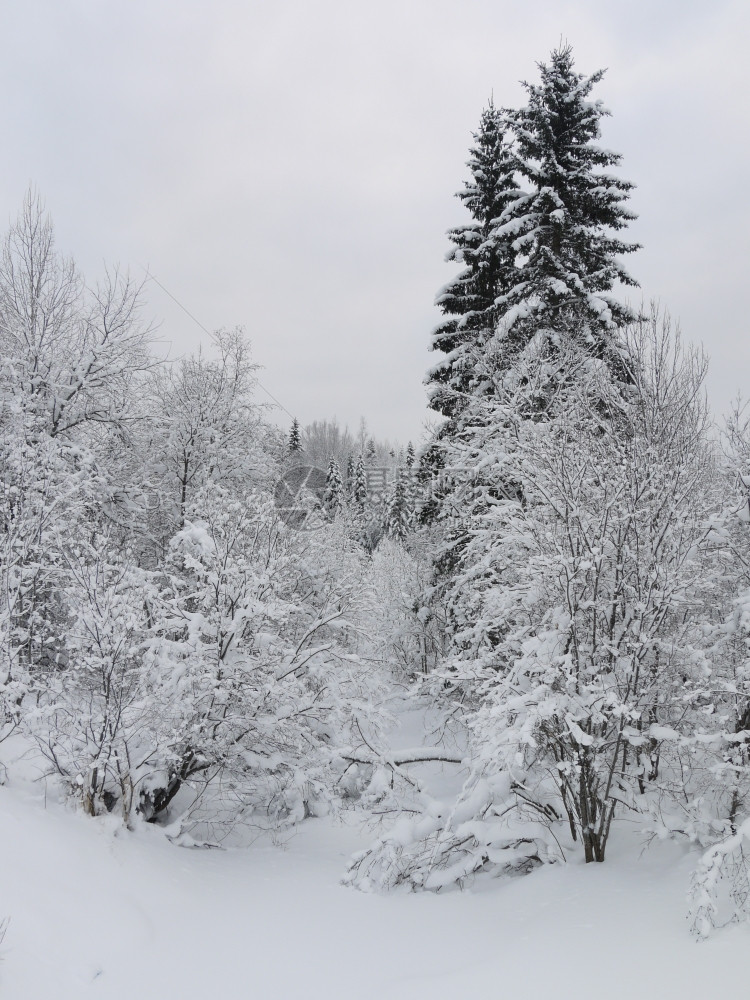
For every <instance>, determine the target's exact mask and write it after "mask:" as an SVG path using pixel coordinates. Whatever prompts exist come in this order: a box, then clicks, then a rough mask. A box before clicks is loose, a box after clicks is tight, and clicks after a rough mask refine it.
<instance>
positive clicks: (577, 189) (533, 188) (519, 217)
mask: <svg viewBox="0 0 750 1000" xmlns="http://www.w3.org/2000/svg"><path fill="white" fill-rule="evenodd" d="M539 70H540V73H541V82H540V83H539V84H529V83H526V84H524V86H525V88H526V91H527V93H528V95H529V100H528V104H527V105H526V107H525V108H523V109H521V110H520V111H518V112H516V113H515V114H514V116H513V130H514V133H515V135H516V142H517V150H518V160H517V166H518V169H519V171H520V172H521V174H522V176H523V177H524V179H525V180H526V181H527V182H528V185H529V186H530V189H529V190H527V191H524V192H523V193H521V194H519V195H518V197H517V198H516V199H515V200H514V201H513V202H512V203H511V204H510V205H509V206H508V207H507V208H506V210H505V211H504V213H503V216H502V218H501V219H500V222H499V224H498V226H497V227H496V228H495V229H494V238H495V239H498V240H508V239H511V240H512V245H513V249H514V251H515V254H516V265H517V267H516V272H515V279H514V280H513V281H512V283H511V285H510V287H508V288H506V289H505V290H503V292H502V294H500V295H499V296H498V298H497V300H496V303H495V305H496V308H497V319H498V328H497V329H498V336H499V337H500V338H502V339H504V340H505V342H506V352H507V353H508V355H509V356H511V357H512V356H513V354H514V353H516V352H517V351H518V350H519V349H520V348H522V347H523V346H524V345H526V344H527V343H529V341H530V340H531V339H532V338H534V337H537V336H540V335H542V336H544V337H545V338H547V339H549V340H551V341H552V342H553V343H554V339H555V337H556V336H557V335H559V334H561V333H567V334H568V335H569V336H573V337H575V338H577V339H578V340H580V341H581V342H582V343H584V344H588V345H589V346H590V348H592V349H593V353H594V354H595V355H596V356H597V357H600V358H606V359H607V361H608V363H609V364H610V365H611V366H612V367H613V370H614V371H615V372H616V373H619V374H622V373H623V364H622V361H621V359H620V346H619V344H618V343H617V339H616V337H615V335H614V334H615V331H616V330H617V328H618V327H619V326H622V325H623V324H624V323H626V322H629V321H631V320H633V319H634V316H633V313H632V311H631V310H630V309H629V308H628V307H626V306H625V305H623V304H622V303H621V302H619V301H618V300H617V299H616V298H615V297H614V296H613V295H612V294H610V293H611V291H612V289H613V287H614V286H615V285H616V284H618V283H620V284H623V285H630V286H632V285H635V284H636V282H635V281H634V279H633V278H631V277H630V275H629V274H628V273H627V271H626V270H625V269H624V267H623V266H622V264H621V262H620V260H619V258H620V257H621V256H622V255H623V254H626V253H632V252H633V251H634V250H636V249H637V245H636V244H633V243H627V242H624V241H623V240H621V239H620V238H619V237H618V236H617V235H616V234H617V233H618V232H619V231H620V230H622V229H624V228H625V227H626V226H627V225H628V223H629V222H630V221H631V220H632V219H633V218H634V216H633V214H632V212H630V211H629V210H628V209H627V208H626V207H625V203H626V202H627V199H628V196H629V193H630V190H631V188H632V184H630V183H629V182H628V181H624V180H622V179H620V178H618V177H616V176H614V175H613V174H612V173H610V172H609V170H610V168H611V167H614V166H616V165H617V164H618V163H619V162H620V159H621V157H620V155H619V154H617V153H613V152H611V151H609V150H607V149H604V148H603V147H601V146H599V145H598V144H597V140H598V139H599V137H600V123H601V119H602V118H603V117H604V116H605V115H607V114H609V112H608V111H607V110H606V109H605V108H604V107H603V105H602V103H601V101H598V100H591V99H590V93H591V91H592V89H593V88H594V86H595V85H596V84H597V83H598V82H599V81H600V80H601V78H602V76H603V71H598V72H596V73H593V74H592V75H591V76H588V77H587V76H584V75H583V74H581V73H577V72H576V71H575V69H574V63H573V53H572V49H571V47H570V46H568V45H565V46H562V47H560V48H558V49H556V50H555V51H553V52H552V54H551V56H550V62H549V64H544V63H541V64H540V65H539Z"/></svg>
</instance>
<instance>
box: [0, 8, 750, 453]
mask: <svg viewBox="0 0 750 1000" xmlns="http://www.w3.org/2000/svg"><path fill="white" fill-rule="evenodd" d="M0 24H1V26H2V38H3V52H2V58H1V59H0V78H1V79H2V92H3V101H2V105H1V108H2V110H1V111H0V118H1V120H2V133H1V134H2V142H3V146H4V155H3V157H2V162H1V164H0V197H1V199H2V202H1V214H2V222H3V223H4V222H5V221H6V219H10V218H11V217H14V216H15V214H16V212H17V210H18V207H19V206H20V203H21V199H22V197H23V194H24V191H25V190H26V188H27V187H28V185H29V184H30V183H33V184H34V185H35V186H36V187H37V188H38V190H39V191H40V193H41V194H42V195H43V197H44V199H45V200H46V203H47V207H48V208H49V210H50V212H51V214H52V217H53V219H54V221H55V226H56V230H57V234H58V243H59V246H60V248H61V249H63V250H65V251H66V252H70V253H72V254H73V256H75V258H76V259H77V260H78V262H79V264H80V265H81V267H82V268H83V270H84V271H85V273H86V275H87V277H89V278H91V279H93V278H94V277H95V276H96V274H97V273H99V272H100V271H101V268H102V262H103V261H105V260H106V261H108V262H117V263H120V264H121V265H123V266H129V267H130V269H131V270H132V272H133V273H134V274H136V275H137V274H142V271H141V265H149V266H150V267H151V269H152V271H153V273H154V274H155V275H156V276H157V277H158V278H159V280H160V281H161V282H162V283H163V284H164V286H165V287H166V288H168V289H169V291H170V292H171V293H172V294H173V295H174V296H175V297H176V298H177V299H178V300H180V301H181V302H182V303H183V304H184V305H185V306H186V307H187V308H188V309H189V310H190V312H192V313H193V314H194V315H195V316H196V317H198V319H199V320H200V321H201V322H202V323H204V324H205V325H206V326H207V327H209V328H215V327H219V326H235V325H237V324H241V325H243V326H245V328H246V329H247V331H248V333H249V335H250V337H251V339H252V342H253V345H254V353H255V358H256V360H257V361H259V362H260V363H261V364H262V365H263V366H264V369H265V370H264V371H263V372H262V373H261V379H262V381H263V383H264V384H265V385H266V386H267V387H268V389H269V390H270V391H271V392H273V393H274V394H275V395H276V396H277V397H278V398H279V399H280V400H281V401H282V403H283V404H284V406H285V407H286V408H287V409H289V410H290V411H291V412H292V413H294V414H296V415H297V416H298V417H299V419H300V421H301V422H302V423H303V424H304V423H307V422H308V421H310V420H313V419H315V418H322V417H331V416H333V415H336V416H338V418H339V420H340V421H341V422H342V423H347V422H348V423H349V424H350V425H352V426H353V427H356V424H357V422H358V419H359V416H360V414H364V415H365V416H366V417H367V419H368V421H369V423H370V426H371V429H372V431H373V432H374V433H376V434H377V435H378V436H381V437H385V436H389V437H396V438H399V439H400V440H402V441H404V440H406V439H407V438H409V437H412V438H415V439H417V438H418V437H419V435H420V432H421V429H422V427H423V424H424V420H425V416H426V410H425V403H424V399H425V396H424V390H423V387H422V378H423V375H424V372H425V369H426V368H427V367H428V365H429V364H431V363H432V361H433V358H432V356H431V355H430V354H429V353H428V351H427V344H428V340H429V334H430V330H431V328H432V327H433V325H434V324H435V322H436V321H437V318H438V314H437V312H436V310H435V309H434V306H433V300H434V296H435V293H436V291H437V289H438V288H439V287H440V286H441V285H442V284H444V283H445V282H446V281H447V280H448V279H449V278H450V277H451V275H452V273H453V272H454V270H455V265H448V264H445V263H444V254H445V251H446V249H447V247H448V244H447V241H446V238H445V235H444V234H445V231H446V229H448V227H449V226H451V225H452V224H454V223H456V222H460V221H462V220H463V214H462V208H461V205H460V203H459V202H458V201H457V200H456V199H455V198H454V197H453V196H454V193H455V192H456V191H457V190H459V188H460V187H461V184H462V182H463V180H464V178H465V176H466V170H465V167H464V163H465V160H466V158H467V153H468V148H469V145H470V143H471V133H472V131H473V130H474V129H475V128H476V126H477V123H478V121H479V116H480V113H481V110H482V107H483V106H484V104H485V103H486V101H487V98H488V97H489V95H490V93H491V92H493V91H494V96H495V102H496V103H497V104H501V105H508V106H517V105H519V104H521V103H522V102H523V90H522V88H521V86H520V84H519V80H521V79H529V80H535V79H536V77H537V70H536V63H537V62H538V61H540V60H544V59H546V57H547V55H548V54H549V51H550V50H551V49H552V48H553V47H554V46H555V45H556V44H557V43H558V41H559V40H560V39H561V38H563V39H566V40H568V41H569V42H570V43H571V44H572V45H573V48H574V53H575V57H576V63H577V67H578V69H579V70H580V71H582V72H585V73H590V72H593V71H594V70H596V69H598V68H600V67H607V68H608V72H607V74H606V76H605V78H604V80H603V81H602V83H601V84H600V85H599V87H598V89H597V91H596V93H595V96H598V97H600V98H602V99H603V100H604V102H605V104H606V105H607V106H608V107H609V108H610V109H611V111H612V113H613V117H612V118H611V119H609V120H608V121H607V122H606V123H605V131H604V140H603V141H604V143H605V144H606V145H607V146H608V147H610V148H612V149H615V150H617V151H618V152H620V153H622V154H623V164H622V168H621V171H620V172H621V174H622V176H623V177H625V178H627V179H628V180H631V181H633V182H634V183H635V184H636V185H637V189H636V191H635V193H634V197H633V200H632V207H633V209H634V210H635V211H636V212H638V214H639V216H640V218H639V220H638V222H637V223H636V224H635V225H633V226H632V227H631V230H630V232H629V235H630V237H631V238H632V239H634V240H637V241H638V242H640V243H643V244H644V249H643V250H642V251H640V252H639V253H637V254H634V255H632V256H631V257H630V258H629V259H628V262H627V263H628V266H629V268H630V270H631V272H632V273H633V274H634V276H635V277H636V278H638V280H639V281H640V282H641V286H642V292H643V294H644V295H645V296H646V297H647V298H650V297H658V298H660V299H661V301H662V302H663V303H664V304H665V305H666V306H668V307H669V309H670V310H671V312H672V313H673V315H675V316H676V317H679V318H680V320H681V324H682V329H683V332H684V333H685V335H686V336H687V337H688V338H690V339H693V340H696V341H699V340H702V341H703V342H704V343H705V345H706V348H707V350H708V352H709V354H710V355H711V358H712V367H711V376H710V391H711V396H712V400H713V402H714V405H715V407H716V408H717V409H721V408H722V406H723V405H724V404H725V402H726V401H727V400H728V399H729V398H731V397H732V396H733V395H734V394H735V393H736V392H737V391H738V390H740V389H741V390H744V391H745V392H746V393H748V394H750V386H748V378H747V372H748V361H750V339H749V338H748V336H747V331H746V325H747V323H746V312H747V307H746V300H747V287H748V281H747V277H746V271H747V267H748V260H749V259H750V207H749V206H748V198H747V194H746V186H747V180H748V176H749V174H750V171H749V170H748V167H749V166H750V162H749V161H750V127H749V126H750V110H749V108H750V100H749V97H748V95H749V94H750V61H749V60H748V58H747V45H748V40H749V38H750V31H749V29H750V4H748V3H747V2H746V0H742V2H735V0H727V2H720V0H714V2H712V3H709V2H707V0H701V2H691V0H679V2H678V0H664V2H659V0H651V2H647V0H627V2H606V0H599V2H588V0H569V2H564V0H563V2H560V0H549V2H533V0H529V2H526V3H520V2H509V0H463V2H461V0H379V2H377V3H373V2H372V0H369V2H360V0H348V2H347V0H322V2H321V0H319V2H314V0H307V2H304V0H289V2H284V0H281V2H276V3H271V2H263V3H260V2H255V0H242V2H240V0H211V2H208V0H203V2H195V0H179V2H178V0H149V2H143V0H129V2H120V3H112V2H106V0H46V2H35V0H6V2H5V3H4V4H3V5H2V20H1V21H0ZM146 292H147V306H148V311H149V313H150V314H151V315H153V317H154V318H155V319H157V320H159V321H161V324H162V325H161V336H162V337H163V338H164V339H165V340H168V341H171V342H172V343H173V344H174V345H175V349H176V351H177V352H179V351H182V350H189V349H193V348H195V347H196V346H197V344H198V343H199V341H200V340H201V338H203V336H204V335H203V334H202V333H201V331H200V330H199V329H198V327H196V326H195V324H193V323H192V322H191V321H190V320H189V319H188V318H187V317H186V316H185V315H184V314H183V313H181V312H180V311H179V310H178V309H177V307H176V306H174V304H173V303H172V302H171V301H170V299H169V298H168V297H167V296H166V295H165V294H164V293H163V292H162V291H161V290H160V289H159V288H158V287H156V286H155V285H153V284H152V285H151V286H149V287H148V288H147V289H146ZM279 420H280V422H286V423H288V420H287V418H286V416H285V415H284V414H280V416H279Z"/></svg>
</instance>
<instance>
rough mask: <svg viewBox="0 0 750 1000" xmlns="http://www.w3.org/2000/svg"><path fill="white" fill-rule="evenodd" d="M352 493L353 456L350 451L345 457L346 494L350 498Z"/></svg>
mask: <svg viewBox="0 0 750 1000" xmlns="http://www.w3.org/2000/svg"><path fill="white" fill-rule="evenodd" d="M353 494H354V456H353V455H352V453H351V452H349V455H348V456H347V459H346V496H347V499H351V497H352V496H353Z"/></svg>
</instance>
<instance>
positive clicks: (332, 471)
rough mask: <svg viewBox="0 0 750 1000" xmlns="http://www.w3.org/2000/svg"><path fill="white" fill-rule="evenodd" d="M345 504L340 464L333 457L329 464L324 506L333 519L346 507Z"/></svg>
mask: <svg viewBox="0 0 750 1000" xmlns="http://www.w3.org/2000/svg"><path fill="white" fill-rule="evenodd" d="M344 502H345V497H344V484H343V482H342V480H341V470H340V469H339V463H338V462H337V461H336V459H335V458H333V457H331V460H330V462H329V463H328V471H327V473H326V489H325V493H324V495H323V506H324V507H325V509H326V511H327V512H328V513H329V514H330V516H331V517H335V516H336V514H337V513H338V512H339V511H340V510H341V509H342V507H343V506H344Z"/></svg>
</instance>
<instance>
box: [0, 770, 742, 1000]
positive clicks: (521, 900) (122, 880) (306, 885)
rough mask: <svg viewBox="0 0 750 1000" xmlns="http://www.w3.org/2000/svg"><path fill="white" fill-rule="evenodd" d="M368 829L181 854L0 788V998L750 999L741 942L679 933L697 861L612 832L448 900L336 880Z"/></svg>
mask: <svg viewBox="0 0 750 1000" xmlns="http://www.w3.org/2000/svg"><path fill="white" fill-rule="evenodd" d="M371 838H372V831H368V830H366V829H363V828H362V826H361V825H359V824H355V823H352V822H349V823H348V824H342V823H336V822H334V821H333V820H331V819H329V818H325V819H315V820H309V821H307V822H306V823H304V824H303V825H302V826H301V827H300V829H299V831H298V833H297V834H296V836H294V837H293V838H291V839H290V840H289V841H288V842H287V843H286V845H284V846H283V847H279V846H275V845H273V844H271V843H268V842H256V843H255V844H254V845H252V846H251V847H249V848H246V849H234V850H208V849H187V848H180V847H176V846H174V845H172V844H170V843H169V842H168V841H167V840H166V838H165V837H164V835H163V833H162V832H160V831H158V830H156V829H154V828H152V827H146V826H141V827H140V828H138V829H137V830H136V831H135V832H130V833H129V832H127V831H126V830H124V829H123V828H122V827H121V826H118V825H117V824H116V823H115V821H114V820H113V819H110V818H107V819H105V820H92V819H89V818H87V817H84V816H82V815H80V814H78V813H75V812H73V811H71V810H70V809H68V808H65V807H64V806H61V805H59V804H48V805H47V806H46V807H45V804H44V802H43V800H42V799H40V797H39V791H38V788H34V789H33V790H31V789H29V788H28V787H24V786H17V785H13V786H5V787H2V788H0V845H1V849H2V857H3V858H4V864H3V879H2V892H1V893H0V916H7V917H10V925H9V927H8V931H7V934H6V937H5V941H4V943H3V944H2V946H1V947H0V996H2V997H3V1000H67V998H71V1000H72V998H75V1000H82V998H86V997H101V998H109V1000H125V998H128V1000H132V998H133V997H134V996H139V997H144V998H147V1000H150V998H156V997H159V998H168V1000H169V998H178V997H179V998H180V1000H192V998H196V1000H197V998H202V1000H205V998H210V997H214V996H217V995H224V996H228V997H238V998H240V997H241V998H254V997H262V998H272V1000H277V998H278V1000H287V998H289V1000H292V998H297V997H299V998H301V1000H302V998H305V1000H315V998H318V997H320V998H326V1000H335V998H339V997H340V998H345V997H346V998H348V1000H381V998H382V1000H386V998H387V1000H401V998H404V1000H406V998H408V1000H421V998H430V1000H442V998H449V997H450V998H451V1000H453V998H455V997H459V996H474V995H475V996H486V997H496V998H498V1000H502V998H508V1000H535V998H542V997H543V998H545V1000H548V998H549V997H551V996H554V997H556V998H558V1000H565V998H574V997H575V998H578V997H582V996H586V995H588V994H589V993H590V992H591V991H592V990H595V991H596V992H600V991H601V992H602V995H606V996H607V997H608V998H610V1000H615V998H620V997H622V998H625V997H627V998H632V997H635V996H638V997H641V998H644V1000H650V998H660V1000H661V998H666V997H670V998H671V997H674V998H678V1000H691V998H695V1000H698V998H701V1000H706V998H711V997H716V996H723V995H734V996H738V997H740V996H746V995H747V954H748V945H749V944H750V930H749V929H748V928H747V927H746V926H731V927H727V928H724V929H723V930H720V931H718V932H717V933H715V935H714V936H713V937H712V938H711V939H709V940H708V941H706V942H702V943H696V942H695V941H693V939H692V938H691V937H690V936H689V934H688V930H687V924H686V920H685V909H686V906H685V893H686V891H687V889H688V884H689V873H690V870H691V869H692V868H693V867H694V865H695V863H696V861H697V854H696V853H695V852H693V851H687V850H686V849H684V848H681V847H679V846H678V845H676V844H674V843H671V842H667V843H663V842H659V843H656V844H655V845H654V846H652V847H650V848H648V849H647V850H646V851H643V850H642V838H641V836H640V835H639V834H637V832H636V831H635V830H634V829H629V828H628V827H626V826H625V825H621V827H620V828H619V829H618V831H617V834H616V836H615V838H614V842H613V843H612V851H611V857H610V859H609V860H608V862H607V863H605V864H603V865H588V866H587V865H583V864H582V863H580V862H578V861H573V862H572V863H569V864H568V865H555V866H550V867H547V868H543V869H540V870H538V871H537V872H535V873H534V874H532V875H530V876H527V877H525V878H517V879H513V880H510V881H503V882H500V881H492V880H482V879H477V880H475V881H474V882H473V883H472V884H471V885H469V886H467V887H466V888H465V889H464V890H463V891H452V892H447V893H441V894H430V893H423V894H409V893H406V892H398V891H397V892H394V893H392V894H390V895H387V896H378V895H369V894H364V893H361V892H357V891H355V890H353V889H347V888H344V887H342V886H341V885H340V884H339V879H340V877H341V874H342V872H343V870H344V867H345V864H346V860H347V857H348V856H349V855H350V854H351V853H352V852H353V851H354V850H356V849H359V848H361V847H363V846H364V845H365V844H366V843H367V842H368V840H370V839H371Z"/></svg>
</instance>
